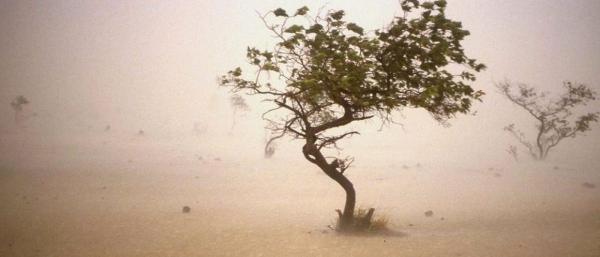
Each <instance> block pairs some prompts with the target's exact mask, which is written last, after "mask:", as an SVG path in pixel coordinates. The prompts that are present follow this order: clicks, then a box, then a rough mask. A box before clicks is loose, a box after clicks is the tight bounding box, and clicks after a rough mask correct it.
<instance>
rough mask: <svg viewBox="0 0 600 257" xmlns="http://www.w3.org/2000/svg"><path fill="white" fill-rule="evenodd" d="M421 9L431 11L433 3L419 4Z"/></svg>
mask: <svg viewBox="0 0 600 257" xmlns="http://www.w3.org/2000/svg"><path fill="white" fill-rule="evenodd" d="M421 7H423V8H425V9H428V10H431V9H433V3H432V2H424V3H422V4H421Z"/></svg>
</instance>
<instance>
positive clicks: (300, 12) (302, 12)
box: [296, 6, 308, 15]
mask: <svg viewBox="0 0 600 257" xmlns="http://www.w3.org/2000/svg"><path fill="white" fill-rule="evenodd" d="M307 12H308V7H306V6H302V8H300V9H298V10H296V15H305V14H306V13H307Z"/></svg>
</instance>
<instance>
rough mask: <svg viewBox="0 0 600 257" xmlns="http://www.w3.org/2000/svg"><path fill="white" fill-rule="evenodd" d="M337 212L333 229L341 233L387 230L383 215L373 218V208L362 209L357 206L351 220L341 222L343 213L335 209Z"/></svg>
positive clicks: (386, 221)
mask: <svg viewBox="0 0 600 257" xmlns="http://www.w3.org/2000/svg"><path fill="white" fill-rule="evenodd" d="M335 211H336V212H337V213H338V220H337V224H336V227H335V230H336V231H338V232H342V233H348V232H351V233H352V232H377V231H383V230H387V223H388V220H387V219H386V218H385V217H381V218H379V219H375V220H373V214H374V213H375V208H369V209H368V210H367V209H362V208H359V209H358V210H356V211H355V212H354V218H353V219H352V221H351V222H346V223H344V222H343V213H342V211H340V210H335Z"/></svg>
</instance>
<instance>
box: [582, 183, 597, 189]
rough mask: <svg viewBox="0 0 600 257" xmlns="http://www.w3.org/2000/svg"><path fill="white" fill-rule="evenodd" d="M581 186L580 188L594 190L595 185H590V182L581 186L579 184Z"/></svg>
mask: <svg viewBox="0 0 600 257" xmlns="http://www.w3.org/2000/svg"><path fill="white" fill-rule="evenodd" d="M581 186H582V187H585V188H589V189H594V188H596V185H595V184H592V183H590V182H584V183H583V184H581Z"/></svg>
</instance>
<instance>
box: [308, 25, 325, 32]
mask: <svg viewBox="0 0 600 257" xmlns="http://www.w3.org/2000/svg"><path fill="white" fill-rule="evenodd" d="M322 29H323V25H321V24H318V23H317V24H315V25H312V26H310V28H308V29H307V30H306V33H307V34H308V33H317V32H319V31H321V30H322Z"/></svg>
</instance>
